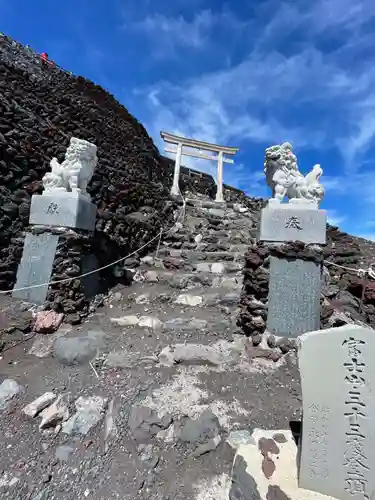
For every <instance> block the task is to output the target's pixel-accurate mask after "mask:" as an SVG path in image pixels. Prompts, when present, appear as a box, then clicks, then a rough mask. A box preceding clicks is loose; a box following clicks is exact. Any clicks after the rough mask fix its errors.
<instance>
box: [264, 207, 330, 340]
mask: <svg viewBox="0 0 375 500" xmlns="http://www.w3.org/2000/svg"><path fill="white" fill-rule="evenodd" d="M326 219H327V216H326V212H325V211H324V210H319V209H318V208H317V206H316V205H314V204H309V203H285V204H281V203H275V204H269V205H268V206H267V207H266V208H264V209H263V210H262V214H261V224H260V239H261V241H263V242H264V243H266V244H269V245H270V247H272V248H273V251H272V253H273V256H272V257H271V261H270V275H269V293H268V314H267V330H268V331H269V332H270V333H273V334H274V335H277V336H282V337H297V336H298V335H300V334H302V333H305V332H309V331H313V330H317V329H319V327H320V293H321V288H322V267H323V256H322V253H321V250H320V247H319V246H317V245H319V244H325V242H326ZM296 241H299V242H302V243H303V244H304V245H302V247H298V246H295V247H293V242H296ZM287 243H290V245H291V247H293V248H290V249H289V250H288V247H286V248H287V249H286V250H285V248H284V250H283V251H279V249H280V247H281V246H282V245H285V244H287ZM309 245H310V246H309ZM314 246H315V248H314Z"/></svg>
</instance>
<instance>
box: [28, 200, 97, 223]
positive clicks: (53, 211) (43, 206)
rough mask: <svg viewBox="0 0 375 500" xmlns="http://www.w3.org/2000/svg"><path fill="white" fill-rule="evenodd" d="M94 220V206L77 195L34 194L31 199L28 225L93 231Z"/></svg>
mask: <svg viewBox="0 0 375 500" xmlns="http://www.w3.org/2000/svg"><path fill="white" fill-rule="evenodd" d="M95 218H96V206H95V205H94V204H93V203H91V201H90V200H89V199H87V198H86V197H84V196H80V195H79V194H75V193H66V192H61V193H59V192H57V193H54V194H53V195H51V194H48V193H47V194H42V195H37V194H36V195H34V196H33V197H32V199H31V208H30V219H29V223H30V224H36V225H42V226H57V227H71V228H73V229H83V230H84V231H94V229H95Z"/></svg>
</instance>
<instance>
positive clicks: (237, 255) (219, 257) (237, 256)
mask: <svg viewBox="0 0 375 500" xmlns="http://www.w3.org/2000/svg"><path fill="white" fill-rule="evenodd" d="M244 247H245V248H246V251H247V248H248V247H247V246H246V245H244ZM246 251H241V250H240V251H220V250H218V251H216V252H206V251H204V250H201V251H199V250H189V249H186V250H184V249H179V250H176V249H173V248H168V247H163V248H161V249H160V250H159V252H158V256H159V257H171V258H173V259H185V260H189V261H190V262H200V261H211V262H218V261H225V262H229V261H241V260H243V259H244V254H245V252H246Z"/></svg>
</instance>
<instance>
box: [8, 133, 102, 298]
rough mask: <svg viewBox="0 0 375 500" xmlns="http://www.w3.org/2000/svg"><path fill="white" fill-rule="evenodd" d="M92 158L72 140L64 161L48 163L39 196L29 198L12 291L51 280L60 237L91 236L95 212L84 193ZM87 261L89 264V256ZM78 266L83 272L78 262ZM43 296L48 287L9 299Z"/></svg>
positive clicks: (92, 152)
mask: <svg viewBox="0 0 375 500" xmlns="http://www.w3.org/2000/svg"><path fill="white" fill-rule="evenodd" d="M96 153H97V147H96V146H95V145H94V144H91V143H90V142H87V141H85V140H82V139H77V138H75V137H72V138H71V139H70V144H69V147H68V148H67V151H66V154H65V159H64V161H63V162H62V163H61V164H60V163H59V162H58V161H57V159H56V158H53V159H52V160H51V162H50V165H51V172H47V173H46V174H45V176H44V177H43V187H44V191H43V194H41V195H39V194H36V195H33V197H32V199H31V207H30V217H29V224H30V226H29V229H28V231H27V233H26V237H25V242H24V248H23V254H22V258H21V262H20V264H19V266H18V271H17V281H16V284H15V287H14V288H15V289H17V288H24V287H30V286H31V287H32V286H35V285H39V284H42V283H48V282H49V281H50V280H51V274H52V270H53V265H54V262H55V255H58V254H59V253H60V256H61V253H62V248H61V247H62V246H64V244H63V243H64V241H63V240H64V236H66V235H67V234H68V233H69V234H70V236H72V235H73V233H74V235H75V236H76V237H77V236H78V238H81V237H82V238H87V237H88V236H90V235H91V234H92V233H93V231H94V229H95V219H96V206H95V205H94V204H93V203H92V202H91V198H90V195H89V194H88V193H87V191H86V188H87V185H88V183H89V182H90V180H91V177H92V175H93V173H94V170H95V167H96V164H97V156H96ZM77 232H78V233H77ZM59 250H60V251H59ZM83 257H84V256H83ZM87 257H89V259H88V260H91V261H92V256H87ZM83 260H85V259H83ZM82 264H83V266H84V267H85V263H84V262H83V261H82ZM47 293H48V285H46V286H38V287H35V288H29V289H26V290H14V291H13V296H14V297H17V298H22V299H25V300H28V301H30V302H35V303H37V304H42V303H43V302H44V301H45V300H46V297H47Z"/></svg>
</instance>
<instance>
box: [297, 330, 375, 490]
mask: <svg viewBox="0 0 375 500" xmlns="http://www.w3.org/2000/svg"><path fill="white" fill-rule="evenodd" d="M298 342H299V351H298V362H299V369H300V373H301V385H302V401H303V423H302V446H301V449H300V459H299V487H300V488H305V489H309V490H313V491H316V492H319V493H323V494H324V495H329V496H332V497H336V498H339V499H340V500H349V499H358V500H359V499H361V500H362V499H366V498H367V499H371V498H373V493H374V491H375V475H374V474H373V473H372V472H371V471H372V464H374V463H375V446H374V443H375V427H374V425H373V423H372V416H373V415H375V396H374V389H375V377H374V373H373V369H372V364H373V357H372V354H373V347H374V349H375V331H374V330H372V329H370V328H365V327H362V326H358V325H345V326H342V327H340V328H331V329H328V330H320V331H315V332H309V333H306V334H304V335H302V336H301V337H300V338H299V341H298Z"/></svg>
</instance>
